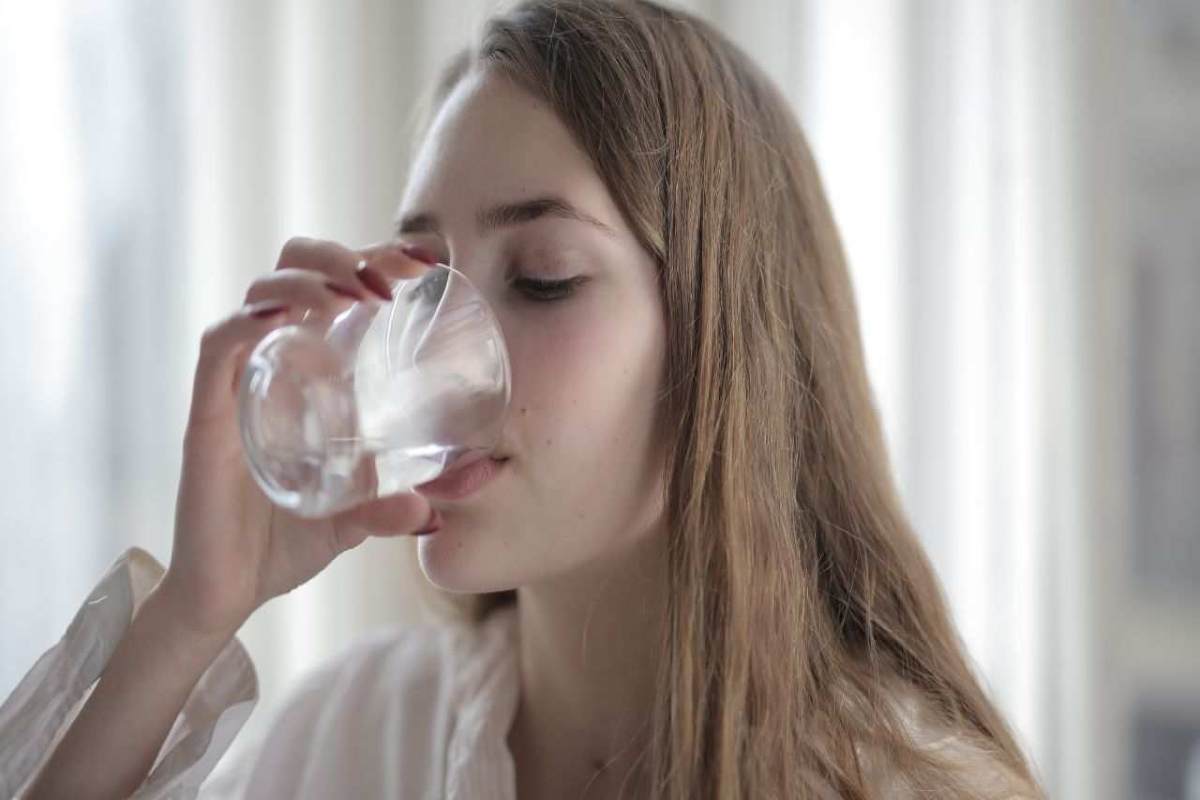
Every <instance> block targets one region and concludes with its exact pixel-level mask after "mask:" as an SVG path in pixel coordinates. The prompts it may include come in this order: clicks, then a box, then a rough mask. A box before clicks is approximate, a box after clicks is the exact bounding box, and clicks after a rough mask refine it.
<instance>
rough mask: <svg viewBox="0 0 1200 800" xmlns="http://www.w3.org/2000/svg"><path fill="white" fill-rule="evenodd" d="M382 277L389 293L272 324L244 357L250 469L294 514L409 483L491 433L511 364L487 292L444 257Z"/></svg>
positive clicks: (493, 436) (479, 446)
mask: <svg viewBox="0 0 1200 800" xmlns="http://www.w3.org/2000/svg"><path fill="white" fill-rule="evenodd" d="M391 286H392V296H393V299H392V301H391V302H390V303H386V302H382V301H378V302H376V301H361V302H357V303H355V304H354V305H352V306H351V307H350V308H348V309H346V310H345V311H343V312H342V313H341V314H339V315H338V316H336V317H335V318H333V320H332V321H330V320H328V319H326V320H324V321H316V320H313V321H306V322H303V323H300V324H298V325H289V326H286V327H283V328H279V329H277V330H275V331H272V332H271V333H270V334H269V335H268V336H266V337H265V338H264V339H263V340H262V341H261V342H259V343H258V345H257V346H256V347H255V349H254V351H253V352H252V353H251V355H250V358H249V360H248V362H247V364H246V369H245V371H244V373H243V375H242V381H241V388H240V395H239V423H240V429H241V437H242V444H243V447H244V450H245V455H246V459H247V462H248V463H249V465H250V472H251V473H252V474H253V475H254V478H255V480H256V481H257V482H258V484H259V486H261V487H262V489H263V491H264V492H266V494H267V496H268V497H269V498H270V499H271V500H272V501H273V502H275V503H276V504H278V505H279V506H281V507H283V508H286V509H288V510H289V511H291V512H293V513H295V514H297V515H300V516H304V517H319V516H327V515H329V514H333V513H336V512H338V511H342V510H345V509H347V508H351V507H353V506H355V505H358V504H360V503H363V502H366V501H369V500H372V499H375V498H378V497H383V496H386V495H390V494H395V493H398V492H404V491H409V490H411V489H412V488H413V487H415V486H417V485H419V484H421V483H424V482H426V481H430V480H432V479H434V478H436V477H437V476H438V475H439V474H441V473H442V472H444V471H445V470H447V469H449V468H450V467H451V466H459V465H465V464H467V463H470V462H472V461H475V460H477V459H479V458H482V457H485V456H487V455H488V454H489V453H490V452H491V451H492V450H493V449H494V448H495V447H496V445H497V444H498V440H499V437H500V432H501V430H502V428H503V425H504V420H505V418H506V417H507V414H508V406H509V397H510V385H509V381H510V367H509V360H508V351H507V348H506V347H505V344H504V337H503V334H502V332H501V329H500V325H499V323H498V322H497V320H496V317H495V315H494V313H493V312H492V310H491V308H490V306H489V305H488V303H487V301H486V300H485V299H484V298H483V295H482V294H481V293H480V292H479V291H478V290H477V289H476V288H475V286H474V285H472V284H471V282H470V281H469V280H468V279H467V278H466V276H465V275H463V274H462V273H461V272H459V271H457V270H455V269H453V268H452V267H449V266H446V265H444V264H436V265H433V266H430V267H429V268H428V269H427V270H426V271H425V273H424V274H422V275H420V276H418V277H413V278H405V279H401V280H396V281H393V282H392V283H391Z"/></svg>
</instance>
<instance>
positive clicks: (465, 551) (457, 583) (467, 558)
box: [417, 523, 514, 594]
mask: <svg viewBox="0 0 1200 800" xmlns="http://www.w3.org/2000/svg"><path fill="white" fill-rule="evenodd" d="M478 533H479V532H478V531H467V532H464V531H463V529H462V527H461V526H455V525H454V524H453V523H449V524H445V525H443V527H442V529H441V530H439V531H437V532H436V533H432V534H429V535H427V536H422V537H420V538H418V539H417V561H418V562H419V563H420V565H421V572H422V573H424V575H425V578H426V580H428V581H429V582H430V583H432V584H433V585H434V586H436V587H438V588H439V589H442V590H443V591H447V592H453V593H455V594H478V593H480V592H497V591H502V590H504V589H511V588H513V586H514V584H513V582H512V581H511V580H506V578H507V577H508V576H507V575H506V574H505V566H506V564H505V558H504V555H505V551H502V552H501V553H493V552H488V551H489V550H490V548H487V547H481V546H480V544H481V543H480V540H479V536H478ZM492 541H496V540H495V539H492Z"/></svg>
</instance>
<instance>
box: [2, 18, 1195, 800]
mask: <svg viewBox="0 0 1200 800" xmlns="http://www.w3.org/2000/svg"><path fill="white" fill-rule="evenodd" d="M494 5H495V4H494V3H491V2H489V3H482V2H455V3H435V2H432V1H431V0H430V1H428V2H416V1H415V0H410V1H409V2H404V1H403V0H337V1H336V2H335V1H334V0H294V1H292V2H285V0H273V1H268V0H262V1H261V2H257V1H254V2H242V1H240V0H177V2H172V3H160V2H152V1H151V0H103V1H101V0H96V1H95V2H88V1H87V0H40V1H39V2H38V3H24V2H18V0H0V276H2V278H3V282H2V285H0V325H2V326H3V327H2V328H0V376H2V378H0V419H3V420H4V426H3V430H4V432H3V435H2V437H0V536H2V537H3V540H2V541H3V550H2V554H3V557H2V558H0V654H2V657H0V697H2V696H6V695H7V694H8V692H9V691H11V689H12V688H13V687H14V686H15V685H16V683H17V681H18V680H19V679H20V677H21V676H22V675H23V674H24V672H25V671H26V670H27V669H28V668H29V666H31V665H32V663H33V661H34V660H35V659H36V657H37V656H38V655H39V654H40V653H41V652H42V651H44V650H45V649H46V648H48V647H49V646H50V645H51V644H53V643H54V642H55V641H56V640H57V639H58V637H59V636H61V635H62V633H63V631H64V630H65V627H66V624H67V623H68V621H69V620H70V618H71V617H72V615H73V614H74V613H75V611H76V609H77V608H78V606H79V603H80V602H81V600H82V599H83V597H84V596H85V595H86V593H87V592H88V591H89V590H90V589H91V587H92V586H93V585H94V583H95V582H96V581H97V580H98V579H99V577H100V576H101V575H102V574H103V572H104V571H105V569H106V568H107V567H108V565H109V564H110V563H111V562H112V561H113V559H115V558H116V557H117V555H119V553H120V552H121V551H122V550H123V549H125V548H126V547H128V546H130V545H134V544H136V545H139V546H142V547H144V548H146V549H147V550H149V551H150V552H151V553H153V554H154V555H155V556H156V557H158V559H159V560H160V561H162V562H163V563H164V564H165V563H166V562H167V561H168V560H169V558H170V550H171V528H172V515H173V504H174V497H175V489H176V481H177V478H178V471H179V458H180V440H181V435H182V430H183V424H184V421H185V418H186V413H187V407H188V400H189V391H190V381H191V375H192V370H193V366H194V361H195V357H196V354H197V348H198V341H199V336H200V332H201V331H202V329H203V328H204V326H205V325H207V324H208V323H210V322H212V321H213V320H215V319H217V318H218V317H220V316H221V315H223V314H225V313H227V312H228V311H229V310H232V309H233V308H234V307H236V306H237V304H238V303H239V302H240V299H241V296H242V293H243V291H244V288H245V286H246V285H247V284H248V282H249V281H250V280H251V279H252V278H253V277H254V276H256V275H258V274H260V273H262V272H264V271H267V270H269V269H270V268H271V267H272V266H273V264H274V261H275V258H276V256H277V253H278V250H279V248H280V246H281V245H282V244H283V242H284V241H285V240H286V239H287V238H288V237H290V236H293V235H308V236H318V237H327V238H334V239H338V240H341V241H343V242H346V243H349V244H353V245H365V244H367V243H369V242H373V241H377V240H381V239H384V238H386V237H387V236H388V235H389V230H390V222H391V219H392V215H393V213H394V212H395V210H396V204H397V203H398V201H399V199H400V193H401V189H402V187H403V180H404V174H405V164H406V161H407V157H408V153H409V149H410V144H409V136H410V130H411V125H410V109H411V106H412V103H413V101H414V99H415V98H416V96H417V94H418V93H419V92H420V91H421V90H422V89H423V87H425V86H426V85H427V83H428V82H429V80H430V79H431V78H432V76H433V75H434V74H435V73H436V70H437V69H438V67H439V66H440V65H441V64H442V63H443V61H444V60H445V59H446V58H447V57H448V56H449V55H450V54H451V53H452V52H453V51H454V50H455V49H456V48H457V47H458V46H459V45H461V44H463V43H465V42H466V41H467V40H468V38H469V37H470V36H471V35H472V34H473V33H474V32H475V31H476V30H477V29H478V26H479V23H480V22H481V20H482V19H483V17H484V16H485V14H486V13H487V12H488V11H489V10H490V9H492V8H493V7H494ZM682 5H684V6H685V7H687V8H690V9H692V10H694V11H696V12H697V13H699V14H701V15H702V16H704V17H706V18H708V19H710V20H713V21H715V22H716V23H718V24H719V26H720V28H721V29H722V30H724V31H726V32H728V34H729V35H730V36H731V37H733V38H734V39H735V40H736V41H737V42H738V43H740V44H741V45H742V46H743V47H744V48H745V49H746V50H747V51H749V52H750V53H751V54H752V55H753V56H754V57H755V58H756V59H757V60H758V61H759V63H760V64H761V65H762V66H763V68H764V69H766V70H767V72H768V73H770V74H771V75H772V76H773V78H774V79H775V80H776V81H777V82H778V83H779V85H780V86H781V87H782V89H783V90H784V92H785V93H786V94H787V96H788V97H789V98H790V99H791V100H792V101H793V103H794V106H795V110H796V113H797V114H798V115H799V117H800V119H801V121H802V123H803V124H804V126H805V129H806V131H807V133H808V135H809V138H810V142H811V144H812V146H813V149H814V151H815V153H816V156H817V159H818V162H819V164H820V166H821V169H822V172H823V175H824V178H825V180H826V187H827V190H828V192H829V194H830V196H831V199H832V202H833V206H834V209H835V213H836V214H837V217H838V221H839V224H840V226H841V229H842V233H843V236H844V240H845V243H846V247H847V250H848V252H849V257H850V263H851V266H852V269H853V272H854V280H855V285H856V288H857V292H858V300H859V304H860V311H861V314H862V324H863V329H864V334H865V341H866V346H867V350H868V359H869V366H870V369H871V371H872V375H873V380H874V384H875V387H876V391H877V396H878V401H879V406H880V409H881V411H882V413H883V415H884V418H885V423H886V428H887V435H888V437H889V444H890V446H891V452H892V456H893V462H894V467H895V470H896V473H897V475H898V477H899V480H900V484H901V487H902V490H903V493H904V497H905V500H906V503H907V506H908V509H909V511H910V513H911V515H912V517H913V519H914V521H915V523H916V526H917V528H918V529H919V530H920V532H921V534H922V535H923V537H924V539H925V542H926V545H927V547H928V549H929V552H930V554H931V556H932V558H933V560H934V562H935V564H936V566H937V568H938V570H939V572H940V575H941V577H942V579H943V581H944V583H945V587H946V591H947V593H948V596H949V598H950V600H951V603H952V605H953V610H954V613H955V616H956V619H957V621H958V624H959V626H960V629H961V631H962V634H963V636H964V638H965V640H966V642H967V644H968V647H969V648H970V651H971V655H972V656H973V658H974V660H975V662H976V664H977V665H978V668H979V671H980V674H981V675H982V676H983V677H984V679H985V680H986V682H987V683H988V685H989V686H990V687H991V689H992V691H993V692H994V694H995V696H996V698H997V699H998V701H999V702H1000V704H1001V705H1002V706H1003V708H1004V709H1005V711H1006V713H1007V714H1008V715H1009V717H1010V719H1011V720H1012V721H1013V723H1014V725H1015V727H1016V728H1017V730H1018V732H1019V735H1020V738H1021V741H1022V743H1023V744H1024V746H1025V747H1026V748H1027V750H1028V752H1029V753H1030V754H1031V756H1032V757H1033V759H1034V760H1035V761H1036V763H1037V766H1038V769H1039V771H1040V774H1041V775H1042V778H1043V780H1044V781H1045V784H1046V786H1047V788H1048V789H1049V791H1050V793H1051V796H1053V797H1056V798H1073V799H1077V800H1083V798H1089V799H1091V798H1104V799H1111V800H1116V798H1138V800H1158V799H1159V798H1162V799H1164V800H1165V799H1166V798H1172V799H1173V798H1187V799H1188V800H1197V799H1198V798H1200V544H1198V542H1200V308H1198V304H1200V3H1198V2H1196V0H1156V1H1153V2H1152V1H1150V0H1142V1H1141V2H1135V0H1005V1H1004V2H997V0H855V2H842V1H839V0H795V1H794V2H788V1H787V0H757V2H750V1H749V0H737V2H734V0H708V1H707V2H701V1H700V0H696V1H695V2H690V3H684V4H682ZM397 548H398V544H397V543H396V542H389V541H386V540H381V541H368V542H367V543H366V544H364V545H363V546H362V547H360V548H359V549H357V550H355V551H353V552H351V553H349V554H347V555H345V556H343V557H342V558H341V559H339V560H338V561H336V562H335V563H334V565H333V566H332V567H331V568H330V569H329V570H327V571H326V572H325V573H322V574H321V575H320V576H319V577H318V578H316V579H315V580H314V581H312V582H311V583H309V584H307V585H306V586H304V587H302V588H301V589H299V590H297V591H296V592H293V593H292V594H290V595H288V596H286V597H284V598H281V599H279V600H276V601H274V602H273V603H271V604H269V605H268V606H267V607H265V608H264V609H263V610H262V611H261V612H260V613H259V614H258V615H256V617H255V618H254V619H252V620H251V621H250V623H248V624H247V626H246V627H245V628H244V629H243V632H242V639H243V641H244V642H245V643H246V645H247V647H248V648H249V649H250V650H251V654H252V655H253V657H254V659H255V663H256V664H257V666H258V670H259V675H260V679H261V683H262V695H263V697H262V701H261V702H260V707H259V708H258V709H257V710H256V711H255V713H254V715H253V716H252V718H251V721H250V722H249V723H248V729H247V731H246V732H245V733H244V734H243V736H242V737H241V738H240V739H239V743H243V742H244V741H246V740H247V739H248V738H249V736H251V735H253V734H254V729H255V728H256V726H259V725H261V724H262V722H263V721H264V719H265V718H266V717H267V716H268V714H269V713H270V709H271V707H272V704H274V703H276V702H278V699H279V697H280V695H281V694H283V693H284V692H285V691H286V690H287V689H288V687H289V684H290V682H291V681H292V680H293V679H294V678H295V677H296V676H297V675H298V674H299V673H300V672H302V671H304V670H305V669H306V668H307V667H309V666H310V665H312V664H313V663H314V662H315V661H317V660H320V659H322V658H325V657H327V656H329V655H331V654H332V653H334V652H336V651H337V650H338V649H339V648H341V647H342V646H344V645H346V644H347V643H348V642H349V641H350V640H352V639H353V638H354V637H356V636H358V635H359V634H361V633H363V632H365V631H367V630H370V629H372V628H375V627H377V626H380V625H391V624H396V623H398V622H403V621H405V620H408V619H411V618H412V615H413V614H414V613H415V610H414V608H413V606H412V599H411V595H410V594H409V593H408V592H409V590H408V589H406V587H405V585H404V581H405V580H406V579H407V578H406V577H405V576H407V574H408V573H406V572H404V570H403V567H402V565H401V559H400V555H399V553H398V552H397ZM235 746H237V745H235Z"/></svg>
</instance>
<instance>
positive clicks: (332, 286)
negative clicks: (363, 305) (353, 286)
mask: <svg viewBox="0 0 1200 800" xmlns="http://www.w3.org/2000/svg"><path fill="white" fill-rule="evenodd" d="M325 288H326V289H328V290H329V291H331V292H333V293H334V294H340V295H341V296H342V297H348V298H350V299H351V300H362V299H363V296H362V295H361V294H359V293H358V292H355V291H352V290H350V289H347V288H346V287H345V286H338V285H337V284H336V283H330V282H329V281H326V282H325Z"/></svg>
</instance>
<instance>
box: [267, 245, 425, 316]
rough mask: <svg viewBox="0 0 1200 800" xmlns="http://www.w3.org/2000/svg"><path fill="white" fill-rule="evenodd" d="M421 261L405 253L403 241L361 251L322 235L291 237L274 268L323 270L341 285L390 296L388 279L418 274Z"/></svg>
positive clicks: (379, 295)
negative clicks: (359, 287)
mask: <svg viewBox="0 0 1200 800" xmlns="http://www.w3.org/2000/svg"><path fill="white" fill-rule="evenodd" d="M423 267H424V265H423V264H422V262H420V261H419V260H418V259H416V258H413V257H412V256H408V255H405V254H404V251H403V244H402V243H399V242H387V243H381V244H378V245H372V246H370V247H367V248H365V249H364V250H363V251H358V250H353V249H351V248H349V247H346V246H345V245H342V244H339V243H338V242H333V241H329V240H325V239H310V238H307V237H294V238H292V239H289V240H288V241H287V243H285V244H284V246H283V249H282V250H281V251H280V254H279V260H278V262H277V263H276V266H275V268H276V270H282V269H288V268H299V269H310V270H315V271H318V272H324V273H325V274H326V275H328V276H329V277H330V278H331V279H333V281H334V282H335V283H336V284H338V285H340V286H351V285H353V286H361V287H363V288H365V289H368V290H370V291H371V292H373V293H374V294H375V295H376V296H378V297H380V298H381V299H384V300H390V299H391V291H390V288H389V287H390V282H391V280H390V279H394V278H398V277H406V276H416V275H419V274H421V271H422V269H423Z"/></svg>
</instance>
